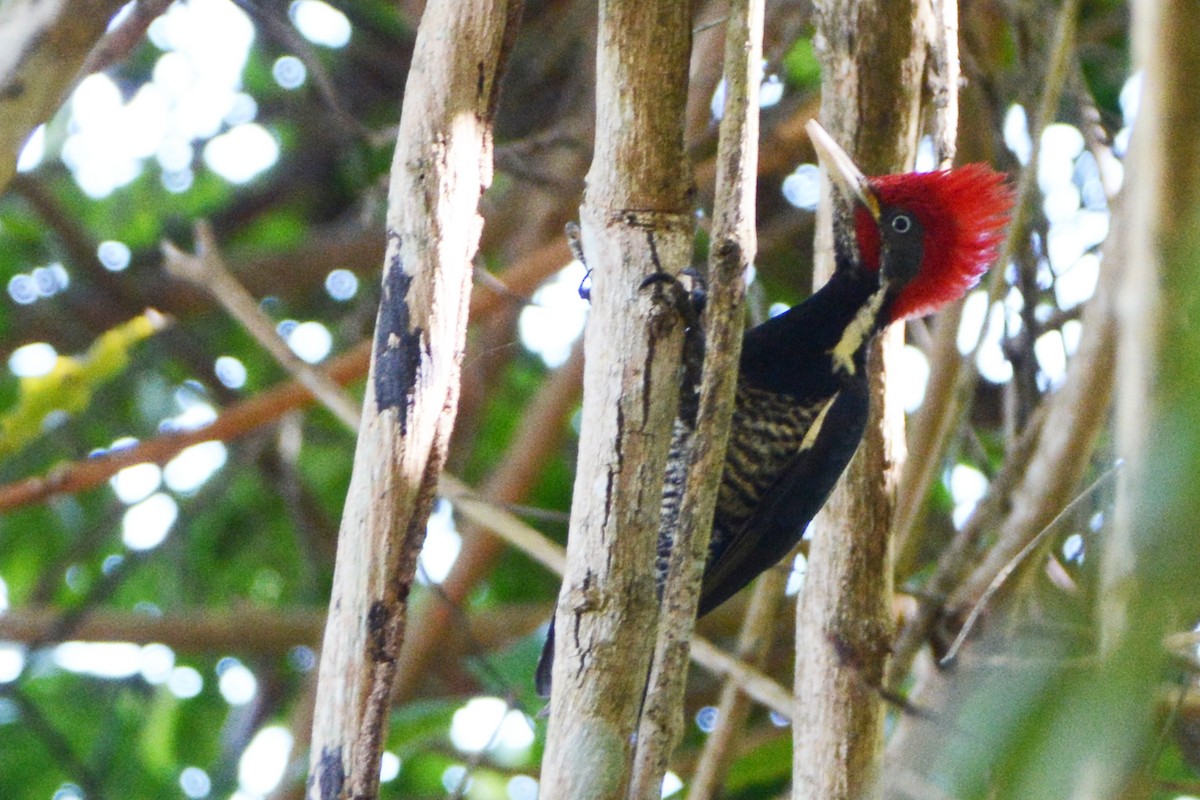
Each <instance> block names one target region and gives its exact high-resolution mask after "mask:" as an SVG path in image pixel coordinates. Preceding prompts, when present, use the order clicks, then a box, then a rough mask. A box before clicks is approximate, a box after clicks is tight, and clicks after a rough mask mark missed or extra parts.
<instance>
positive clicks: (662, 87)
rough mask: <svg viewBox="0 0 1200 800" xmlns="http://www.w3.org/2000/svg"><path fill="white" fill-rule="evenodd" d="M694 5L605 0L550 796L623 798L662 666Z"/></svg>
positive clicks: (587, 205)
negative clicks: (657, 624) (648, 696)
mask: <svg viewBox="0 0 1200 800" xmlns="http://www.w3.org/2000/svg"><path fill="white" fill-rule="evenodd" d="M690 26H691V20H690V7H689V5H688V4H686V3H677V2H674V0H647V2H639V3H627V2H622V1H621V0H604V2H601V3H600V23H599V28H598V45H597V68H596V72H597V79H596V109H597V114H596V117H597V119H596V145H595V154H594V157H593V161H592V167H591V170H590V171H589V173H588V179H587V186H588V189H587V197H586V199H585V201H584V204H583V206H582V208H581V209H580V221H581V223H582V232H583V245H584V252H585V254H586V256H587V264H588V267H589V268H591V270H592V299H593V306H592V312H591V317H590V319H589V320H588V330H587V338H586V340H585V362H586V363H585V369H584V380H583V386H584V393H583V427H582V431H581V435H580V442H579V462H578V463H579V467H578V470H577V473H576V477H575V490H574V494H573V498H572V502H571V528H570V538H569V542H570V548H569V550H568V554H567V572H566V576H565V580H564V581H563V588H562V592H561V594H560V595H559V603H558V612H557V618H556V621H555V625H556V628H557V630H558V631H560V632H562V634H563V635H560V636H557V637H556V644H557V646H556V649H555V654H554V670H553V683H554V692H553V694H552V698H551V706H550V708H551V711H550V724H549V730H548V733H547V737H546V754H545V757H544V760H543V766H542V783H541V797H542V798H543V800H563V799H564V798H571V799H572V800H573V799H574V798H579V797H593V798H614V799H615V798H624V797H625V793H626V788H627V786H628V782H629V762H630V757H631V755H632V749H631V748H632V744H631V734H632V733H633V732H634V731H635V730H636V727H637V718H638V712H639V706H640V705H641V699H642V696H643V692H644V690H645V687H646V675H647V672H648V671H649V668H650V661H651V653H652V641H653V640H652V633H653V630H654V620H655V618H656V617H657V603H656V602H655V576H654V571H655V566H654V565H655V558H654V554H655V545H656V538H657V534H658V525H659V517H660V513H659V508H660V504H661V501H662V490H663V475H664V471H665V466H666V459H667V449H668V446H669V444H670V439H671V425H672V422H673V420H674V419H675V415H676V411H677V408H678V403H679V379H678V375H679V364H680V356H681V350H682V342H683V330H684V318H683V315H681V313H680V308H679V303H681V302H686V297H684V296H683V294H684V293H683V289H682V287H681V286H680V284H679V283H678V280H677V278H676V276H677V275H678V274H679V272H680V271H681V270H682V269H683V268H684V267H686V266H687V265H688V263H689V261H690V257H691V251H692V220H691V213H690V212H691V206H690V202H689V198H688V180H687V161H686V157H685V154H684V150H683V116H684V107H685V103H686V99H687V66H688V49H689V45H690V41H691V30H690Z"/></svg>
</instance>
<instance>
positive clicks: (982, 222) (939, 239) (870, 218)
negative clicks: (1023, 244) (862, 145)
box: [807, 121, 1013, 321]
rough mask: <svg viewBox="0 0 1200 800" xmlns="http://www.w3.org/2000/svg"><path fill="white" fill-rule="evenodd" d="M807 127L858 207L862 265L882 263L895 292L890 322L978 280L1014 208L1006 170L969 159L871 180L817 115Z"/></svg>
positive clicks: (943, 301) (935, 303) (873, 266)
mask: <svg viewBox="0 0 1200 800" xmlns="http://www.w3.org/2000/svg"><path fill="white" fill-rule="evenodd" d="M807 127H808V131H809V135H810V136H811V137H812V140H813V145H814V146H815V147H816V150H817V155H818V157H819V158H820V159H821V161H822V163H823V164H824V165H825V166H826V168H827V171H828V172H829V176H830V178H831V179H832V181H833V183H834V185H835V186H837V187H839V188H840V189H841V191H842V193H843V194H844V195H845V196H846V197H847V199H849V200H850V201H851V203H852V205H853V208H854V228H855V238H856V240H857V245H858V253H859V256H860V257H861V259H862V266H863V267H865V268H866V269H869V270H879V269H880V267H881V266H882V267H883V270H884V274H883V276H882V278H883V279H884V280H885V281H887V282H888V290H889V294H890V295H891V298H892V299H891V303H890V305H889V306H888V310H887V316H888V321H895V320H899V319H906V318H908V317H918V316H922V315H924V314H928V313H930V312H932V311H935V310H937V309H938V308H940V307H942V306H943V305H945V304H946V303H949V302H951V301H952V300H957V299H958V298H960V297H962V296H963V295H964V294H966V292H967V291H968V290H969V289H970V288H971V287H972V286H974V285H975V284H976V283H978V281H979V278H980V276H982V275H983V273H984V272H986V271H987V268H988V267H989V266H990V265H991V263H992V261H993V260H994V259H995V258H996V253H997V250H998V248H999V246H1000V243H1001V242H1002V241H1003V240H1004V228H1005V226H1006V225H1007V224H1008V215H1009V211H1010V210H1011V208H1012V202H1013V197H1012V192H1011V191H1010V190H1009V188H1008V186H1007V185H1006V184H1005V183H1004V175H1002V174H1000V173H998V172H994V171H993V170H992V169H991V168H990V167H988V166H987V165H985V164H969V165H967V166H965V167H960V168H958V169H952V170H942V171H940V172H914V173H907V174H903V175H883V176H881V177H877V178H867V177H864V176H863V174H862V172H861V171H859V169H858V167H856V166H855V165H854V162H853V161H852V160H851V159H850V157H849V156H848V155H846V152H845V151H844V150H842V149H841V147H839V146H838V145H837V143H836V142H834V141H833V138H832V137H830V136H829V134H828V133H826V132H825V130H824V128H822V127H821V126H820V125H819V124H817V123H816V122H815V121H811V122H809V123H808V125H807ZM885 252H886V254H887V255H886V256H884V253H885ZM881 259H883V260H884V261H886V262H887V263H885V264H882V265H881V263H880V261H881Z"/></svg>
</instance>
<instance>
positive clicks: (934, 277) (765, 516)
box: [536, 121, 1012, 697]
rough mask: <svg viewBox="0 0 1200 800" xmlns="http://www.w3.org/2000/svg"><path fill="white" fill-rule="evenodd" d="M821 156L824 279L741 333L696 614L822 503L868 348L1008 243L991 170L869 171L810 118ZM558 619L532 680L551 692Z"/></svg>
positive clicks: (675, 468)
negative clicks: (829, 255) (827, 241)
mask: <svg viewBox="0 0 1200 800" xmlns="http://www.w3.org/2000/svg"><path fill="white" fill-rule="evenodd" d="M807 127H808V132H809V136H810V137H811V138H812V141H813V146H814V148H815V149H816V152H817V157H818V159H819V160H820V162H821V164H822V166H824V167H825V171H826V173H827V174H828V175H829V178H830V183H831V185H832V186H833V188H834V191H835V193H836V194H837V195H838V199H837V201H836V205H835V208H836V209H838V213H836V214H835V225H834V262H835V269H834V273H833V276H832V277H831V278H830V279H829V281H828V282H827V283H826V284H825V285H824V286H823V287H822V288H821V289H820V290H819V291H817V292H816V293H814V294H813V295H812V296H811V297H809V298H808V299H807V300H805V301H804V302H803V303H800V304H799V305H797V306H795V307H793V308H792V309H790V310H789V311H787V312H785V313H783V314H781V315H779V316H777V317H774V318H773V319H770V320H768V321H767V322H764V323H763V324H761V325H759V326H757V327H755V328H753V329H751V330H749V331H747V332H746V334H745V337H744V339H743V343H742V353H741V359H740V362H739V367H738V369H739V371H738V385H737V397H736V402H735V406H734V411H733V421H732V425H731V428H730V435H729V443H728V448H727V451H726V455H725V465H724V471H723V474H722V477H721V485H720V488H719V490H718V493H717V503H716V510H715V513H714V518H713V527H712V536H711V541H710V544H709V552H708V560H707V563H706V565H705V569H704V577H703V579H702V581H701V588H700V604H699V609H698V614H699V615H700V616H703V615H704V614H706V613H708V612H709V611H711V610H713V609H714V608H716V607H717V606H719V605H720V604H721V603H723V602H725V601H726V600H728V599H729V598H730V597H732V596H733V595H734V594H736V593H737V592H738V591H739V590H740V589H742V588H743V587H744V586H746V584H748V583H749V582H750V581H751V580H753V579H754V578H755V577H756V576H757V575H759V574H760V573H762V572H764V571H765V570H767V569H769V568H771V567H772V566H774V565H775V564H776V563H778V562H779V560H780V559H782V558H783V557H784V556H785V555H787V554H788V553H789V552H790V551H791V550H792V548H793V547H795V545H796V543H797V542H799V541H800V539H801V537H802V536H803V535H804V530H805V528H806V527H808V523H809V522H811V521H812V518H813V517H814V516H815V515H816V513H817V512H818V511H819V510H820V509H821V506H823V505H824V504H825V501H826V499H828V497H829V493H830V492H831V491H832V490H833V486H834V484H835V483H837V480H838V478H839V477H840V476H841V474H842V471H843V470H844V469H845V468H846V465H847V464H848V463H849V462H850V459H851V457H852V456H853V455H854V452H855V450H857V449H858V444H859V441H860V440H861V439H862V435H863V430H864V428H865V427H866V422H867V414H868V410H869V402H868V401H869V392H868V384H867V374H866V367H867V363H866V359H867V352H868V345H869V344H870V343H871V341H872V340H873V339H874V337H875V336H876V335H877V334H878V333H879V332H880V331H882V330H883V329H884V328H886V327H887V326H888V325H889V324H891V323H892V322H896V321H899V320H903V319H908V318H911V317H919V316H923V315H925V314H929V313H931V312H933V311H936V310H937V309H939V308H941V307H942V306H944V305H946V304H947V303H950V302H952V301H954V300H957V299H958V298H960V297H962V296H963V295H964V294H966V292H967V291H968V290H970V289H971V288H972V287H973V286H974V285H975V284H976V283H978V281H979V279H980V277H981V276H982V275H983V273H984V272H985V271H986V270H987V268H988V267H989V266H990V265H991V263H992V261H993V260H994V259H995V257H996V253H997V249H998V248H999V245H1000V243H1001V242H1002V241H1003V237H1004V229H1005V227H1006V225H1007V223H1008V216H1009V213H1010V210H1011V207H1012V192H1011V190H1010V189H1009V188H1008V186H1007V185H1006V183H1005V180H1004V176H1003V175H1002V174H1001V173H997V172H995V171H993V170H992V169H991V168H990V167H988V166H987V165H984V164H969V165H967V166H964V167H960V168H957V169H951V170H941V171H936V172H923V173H908V174H901V175H884V176H879V177H873V178H868V177H866V176H864V175H863V174H862V172H861V171H860V170H859V169H858V167H857V166H855V164H854V162H853V161H852V160H851V159H850V157H849V156H848V155H847V154H846V153H845V151H844V150H842V149H841V147H839V146H838V145H837V143H836V142H835V141H834V140H833V138H832V137H830V135H829V134H828V133H826V131H825V130H824V129H823V128H822V127H821V126H820V125H819V124H818V123H817V122H815V121H812V122H809V123H808V126H807ZM689 436H690V430H689V428H688V426H687V424H686V423H685V422H684V421H682V420H677V421H676V423H675V431H674V436H673V440H672V445H671V451H670V454H669V456H668V460H667V465H668V466H667V474H666V480H665V481H664V491H663V499H662V507H661V523H660V528H659V540H658V554H657V570H658V580H659V586H660V587H661V586H662V584H663V582H664V581H665V579H666V569H667V561H668V558H669V556H670V551H671V544H672V539H673V534H674V528H675V522H676V520H677V519H678V514H679V502H680V499H681V495H682V493H683V485H684V481H685V479H686V464H687V455H688V439H689ZM553 656H554V626H553V623H552V624H551V627H550V634H549V636H548V638H547V641H546V646H545V649H544V650H543V651H542V658H541V661H540V662H539V663H538V668H537V675H536V684H537V689H538V691H539V693H540V694H541V695H542V696H543V697H548V696H549V691H550V672H551V666H552V663H553Z"/></svg>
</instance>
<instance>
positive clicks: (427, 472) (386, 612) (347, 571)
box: [308, 0, 520, 800]
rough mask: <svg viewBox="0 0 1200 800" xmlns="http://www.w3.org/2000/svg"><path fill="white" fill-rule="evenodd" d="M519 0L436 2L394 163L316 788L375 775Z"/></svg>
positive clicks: (358, 793) (444, 435)
mask: <svg viewBox="0 0 1200 800" xmlns="http://www.w3.org/2000/svg"><path fill="white" fill-rule="evenodd" d="M519 9H520V3H519V2H505V0H469V1H468V2H462V3H456V4H449V3H432V4H430V5H429V7H428V8H427V10H426V13H425V16H424V17H423V18H422V21H421V26H420V28H419V30H418V32H417V42H416V49H415V53H414V55H413V62H412V68H411V70H410V72H409V76H408V83H407V87H406V91H405V94H404V108H403V111H402V115H401V122H400V132H399V140H398V142H397V146H396V153H395V157H394V160H393V163H392V180H391V186H390V191H389V203H388V216H387V225H388V231H387V233H388V248H387V257H386V262H385V264H384V272H383V298H382V300H381V302H380V308H379V317H378V320H377V322H376V333H375V349H374V352H373V353H372V363H371V370H370V375H369V378H368V380H367V392H366V399H365V401H364V409H363V419H362V427H361V431H360V435H359V439H358V447H357V450H356V452H355V456H354V471H353V475H352V477H351V481H350V489H349V492H348V495H347V498H346V508H345V511H344V513H343V517H342V526H341V531H340V534H339V538H338V553H337V564H336V567H335V571H334V585H333V597H332V599H331V602H330V612H329V619H328V623H327V626H326V629H325V639H324V644H323V647H322V654H321V669H320V679H319V683H318V688H317V702H316V717H315V720H314V723H313V741H312V755H311V769H310V775H309V783H308V796H309V797H311V798H313V799H314V800H344V799H345V798H350V797H353V798H356V800H357V798H373V797H375V796H376V795H377V793H378V788H379V758H380V750H381V747H382V744H383V740H384V736H385V734H386V723H387V720H388V712H389V710H390V706H391V703H390V698H391V691H392V683H393V681H394V679H395V673H396V658H397V655H398V653H399V649H400V645H401V643H402V642H403V638H404V626H405V621H406V615H407V600H408V593H409V590H410V589H411V587H412V581H413V574H414V571H415V568H416V558H417V554H418V552H419V550H420V547H421V544H422V542H423V541H424V536H425V525H426V521H427V520H428V517H429V510H430V507H431V505H432V503H433V497H434V492H435V491H436V489H437V479H438V474H439V472H440V471H441V466H442V462H443V460H444V458H445V452H446V445H447V442H448V440H449V438H450V433H451V429H452V427H453V424H454V415H455V411H456V409H457V403H458V377H459V369H460V365H461V361H462V351H463V344H464V338H465V335H466V322H467V303H468V299H469V295H468V289H469V287H470V279H471V259H472V257H473V255H474V253H475V249H476V247H477V246H478V242H479V233H480V226H481V220H480V217H479V214H478V210H477V208H478V203H479V198H480V195H481V194H482V192H483V189H484V188H485V187H486V186H487V185H488V184H489V183H490V182H491V120H492V114H493V111H494V109H495V100H496V84H497V81H498V78H499V74H500V70H501V68H502V64H503V61H504V57H505V55H506V54H507V52H508V49H509V47H510V45H511V39H512V37H513V35H514V33H515V28H516V21H517V20H518V19H519Z"/></svg>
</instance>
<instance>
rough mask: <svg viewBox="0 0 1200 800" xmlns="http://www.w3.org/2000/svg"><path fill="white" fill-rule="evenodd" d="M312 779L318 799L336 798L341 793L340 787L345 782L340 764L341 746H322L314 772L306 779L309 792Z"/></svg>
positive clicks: (332, 799) (330, 799)
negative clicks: (315, 784)
mask: <svg viewBox="0 0 1200 800" xmlns="http://www.w3.org/2000/svg"><path fill="white" fill-rule="evenodd" d="M314 780H315V781H317V788H318V790H319V793H318V795H317V797H318V798H320V800H338V797H339V796H341V793H342V787H343V786H344V785H345V783H346V770H345V768H344V767H343V766H342V748H340V747H334V748H329V747H324V748H322V749H321V758H320V759H319V760H318V761H317V771H316V774H315V775H313V776H311V777H309V779H308V786H309V789H310V792H309V793H310V794H311V789H312V784H313V781H314Z"/></svg>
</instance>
